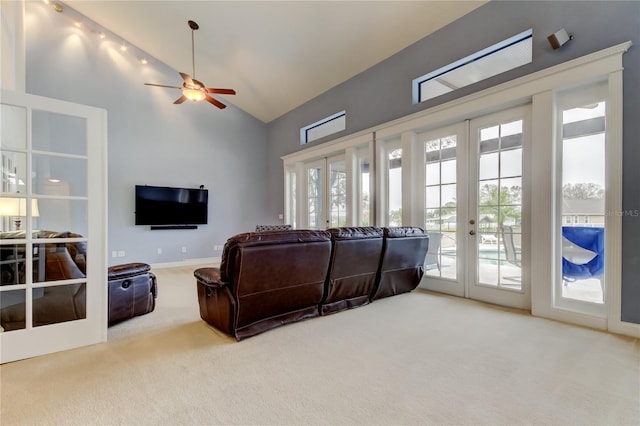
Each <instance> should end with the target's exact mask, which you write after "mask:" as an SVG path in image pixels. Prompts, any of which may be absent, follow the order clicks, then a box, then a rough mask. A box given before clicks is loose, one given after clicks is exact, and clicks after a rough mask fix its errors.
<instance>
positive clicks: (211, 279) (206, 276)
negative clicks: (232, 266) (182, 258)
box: [193, 268, 228, 288]
mask: <svg viewBox="0 0 640 426" xmlns="http://www.w3.org/2000/svg"><path fill="white" fill-rule="evenodd" d="M193 275H194V276H195V277H196V279H197V280H198V282H201V283H202V284H204V285H206V286H209V287H215V288H219V287H224V286H225V285H227V284H228V283H226V282H224V281H222V279H221V278H220V268H199V269H196V270H195V271H194V272H193Z"/></svg>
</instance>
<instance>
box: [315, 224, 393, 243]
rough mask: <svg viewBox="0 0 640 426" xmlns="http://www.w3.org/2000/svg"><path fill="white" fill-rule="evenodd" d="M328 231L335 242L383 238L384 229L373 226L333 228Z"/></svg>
mask: <svg viewBox="0 0 640 426" xmlns="http://www.w3.org/2000/svg"><path fill="white" fill-rule="evenodd" d="M327 231H328V232H329V233H330V234H331V237H332V238H333V239H334V240H351V239H365V238H382V228H375V227H373V226H364V227H342V228H331V229H327Z"/></svg>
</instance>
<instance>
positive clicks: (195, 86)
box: [145, 21, 236, 109]
mask: <svg viewBox="0 0 640 426" xmlns="http://www.w3.org/2000/svg"><path fill="white" fill-rule="evenodd" d="M188 24H189V28H191V65H192V66H193V77H191V76H190V75H189V74H186V73H183V72H181V73H179V74H180V76H181V77H182V80H184V83H183V84H182V87H180V86H166V85H164V84H155V83H145V84H146V85H147V86H157V87H167V88H169V89H179V90H182V96H180V97H179V98H178V99H176V101H175V102H174V104H181V103H183V102H184V101H186V100H187V99H188V100H191V101H194V102H200V101H207V102H209V103H210V104H212V105H215V106H217V107H218V108H220V109H222V108H226V107H227V106H226V105H225V104H223V103H222V102H220V101H219V100H217V99H214V98H212V97H211V96H209V93H217V94H220V95H235V94H236V91H235V90H233V89H216V88H213V87H205V85H204V83H202V82H201V81H199V80H196V60H195V53H194V51H195V50H194V42H193V34H194V31H195V30H197V29H198V28H200V26H199V25H198V24H197V23H196V22H194V21H189V22H188Z"/></svg>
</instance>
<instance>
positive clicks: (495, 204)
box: [476, 120, 523, 290]
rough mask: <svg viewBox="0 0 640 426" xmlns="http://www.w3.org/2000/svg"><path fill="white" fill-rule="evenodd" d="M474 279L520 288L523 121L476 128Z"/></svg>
mask: <svg viewBox="0 0 640 426" xmlns="http://www.w3.org/2000/svg"><path fill="white" fill-rule="evenodd" d="M479 136H480V137H479V141H478V152H479V160H478V228H477V229H478V238H477V239H476V241H477V244H478V247H477V249H478V282H479V284H481V285H488V286H494V287H498V288H501V289H513V290H520V289H521V288H522V283H521V281H522V278H521V277H522V271H521V263H520V257H521V246H522V223H521V218H522V136H523V135H522V120H516V121H511V122H508V123H501V124H498V125H492V126H489V127H486V128H483V129H480V133H479Z"/></svg>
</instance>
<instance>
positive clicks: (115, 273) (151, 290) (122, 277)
mask: <svg viewBox="0 0 640 426" xmlns="http://www.w3.org/2000/svg"><path fill="white" fill-rule="evenodd" d="M108 280H109V325H110V326H111V325H113V324H116V323H119V322H121V321H124V320H127V319H129V318H133V317H135V316H138V315H144V314H148V313H149V312H151V311H153V310H154V309H155V307H156V297H157V296H158V286H157V282H156V276H155V275H154V274H153V272H151V267H150V266H149V265H147V264H146V263H140V262H136V263H125V264H122V265H115V266H111V267H109V271H108Z"/></svg>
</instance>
